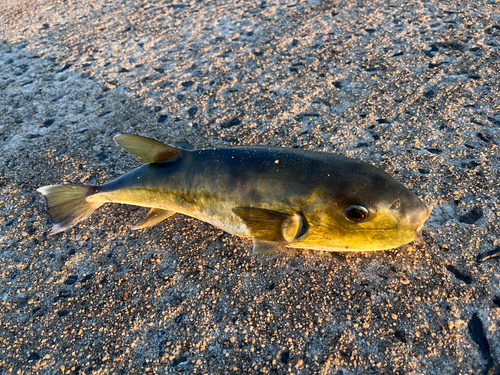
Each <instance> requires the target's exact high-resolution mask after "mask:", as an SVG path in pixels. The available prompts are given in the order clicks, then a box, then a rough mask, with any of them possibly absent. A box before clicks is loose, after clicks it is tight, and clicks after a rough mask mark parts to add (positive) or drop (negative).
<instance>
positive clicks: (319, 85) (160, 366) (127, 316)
mask: <svg viewBox="0 0 500 375" xmlns="http://www.w3.org/2000/svg"><path fill="white" fill-rule="evenodd" d="M499 43H500V3H499V2H498V1H482V2H479V1H475V2H469V1H447V2H440V1H435V0H430V1H423V0H417V1H412V2H407V3H402V2H398V1H390V0H375V1H369V2H368V1H300V2H298V1H267V2H266V1H261V2H249V1H205V2H202V1H183V2H180V1H131V0H123V1H106V0H96V1H83V2H82V1H76V0H67V1H59V0H58V1H55V0H45V1H17V2H13V1H7V0H0V110H1V115H0V148H1V155H0V210H1V212H2V215H1V216H0V259H1V261H0V373H1V374H4V373H5V374H9V373H16V374H17V373H19V374H58V373H64V374H177V373H185V374H225V373H227V374H241V373H249V374H256V373H259V374H260V373H261V374H283V373H294V374H335V375H341V374H342V375H348V374H393V373H394V374H466V373H467V374H468V373H474V374H481V373H484V374H498V373H500V370H499V365H498V358H499V356H500V329H499V325H500V276H499V273H498V269H499V268H498V267H499V262H500V260H499V258H498V253H500V240H499V225H498V219H499V217H500V207H499V198H498V193H499V189H500V187H499V182H498V181H499V160H500V158H499V156H500V155H499V154H500V152H499V142H500V130H499V128H500V100H499V98H500V81H499V72H500V53H499V52H500V49H499V48H500V47H499ZM118 133H135V134H141V135H145V136H149V137H152V138H155V139H158V140H161V141H164V142H166V143H169V144H174V145H177V146H181V147H185V148H191V147H192V148H201V147H211V146H229V145H272V146H285V147H298V148H301V149H309V150H317V151H326V152H335V153H338V154H341V155H345V156H349V157H354V158H359V159H362V160H365V161H367V162H370V163H372V164H374V165H378V166H380V167H382V168H383V169H385V170H386V171H387V172H389V173H391V174H392V175H394V176H395V178H397V179H398V180H399V181H400V182H402V183H403V184H404V185H405V186H407V187H408V188H409V189H411V190H412V191H414V192H415V193H416V194H418V195H419V196H420V197H421V198H422V199H423V200H424V201H425V202H426V203H427V204H429V205H434V210H433V213H432V215H431V217H430V219H429V221H428V222H427V224H426V225H425V227H424V231H423V236H422V238H420V239H419V240H417V241H415V242H413V243H411V244H409V245H406V246H402V247H400V248H398V249H394V250H388V251H379V252H371V253H370V252H361V253H342V252H339V253H328V252H319V251H307V250H292V249H284V250H281V251H279V252H278V253H276V254H273V255H271V256H253V255H252V254H251V242H250V241H248V240H244V239H240V238H237V237H234V236H231V235H229V234H226V233H224V232H223V231H221V230H219V229H217V228H214V227H212V226H210V225H209V224H206V223H203V222H200V221H198V220H196V219H192V218H188V217H185V216H182V215H175V216H173V217H172V218H170V219H168V220H167V221H165V222H164V223H161V224H160V225H158V226H156V227H153V228H150V229H147V230H144V231H140V232H133V231H130V229H129V227H130V226H132V225H133V224H135V223H137V222H138V221H140V220H141V219H142V217H143V216H144V215H145V213H146V212H147V211H146V210H145V209H141V208H136V207H130V206H120V205H106V206H103V207H101V208H100V209H99V210H98V211H97V212H96V213H95V214H94V215H93V216H92V217H91V218H90V219H88V220H87V221H85V222H83V223H81V224H79V225H77V226H76V227H75V228H72V229H70V230H68V231H67V232H64V233H61V234H58V235H55V236H48V233H49V230H50V222H49V219H48V216H47V214H46V206H45V201H44V199H43V198H42V197H41V196H40V194H38V193H37V192H36V189H37V188H38V187H40V186H43V185H49V184H55V183H62V182H65V183H84V184H101V183H103V182H106V181H109V180H111V179H113V178H116V177H118V176H120V175H122V174H123V173H125V172H127V171H130V170H131V169H133V168H135V167H137V166H138V165H139V164H138V162H137V161H136V160H135V159H134V158H133V157H132V156H131V155H129V154H127V153H126V152H125V151H124V150H122V149H120V148H119V147H118V146H117V145H116V144H114V142H113V140H112V137H113V136H114V135H115V134H118ZM487 252H493V254H494V255H493V257H490V258H489V259H484V258H485V257H486V258H487V256H486V255H483V256H482V257H481V255H482V254H485V253H487ZM495 254H496V256H497V257H496V258H495ZM478 257H479V261H478Z"/></svg>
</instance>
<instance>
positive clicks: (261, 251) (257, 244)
mask: <svg viewBox="0 0 500 375" xmlns="http://www.w3.org/2000/svg"><path fill="white" fill-rule="evenodd" d="M285 245H286V243H283V242H272V241H262V240H258V239H256V238H254V240H253V255H268V254H272V253H274V252H275V251H276V250H279V249H281V248H282V247H284V246H285Z"/></svg>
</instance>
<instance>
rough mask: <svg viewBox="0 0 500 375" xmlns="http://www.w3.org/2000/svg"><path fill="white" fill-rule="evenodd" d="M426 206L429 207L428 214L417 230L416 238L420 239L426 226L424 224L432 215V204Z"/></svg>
mask: <svg viewBox="0 0 500 375" xmlns="http://www.w3.org/2000/svg"><path fill="white" fill-rule="evenodd" d="M426 208H427V215H425V218H424V219H423V220H422V222H421V223H420V225H419V226H418V227H417V230H416V231H415V239H416V240H417V239H419V238H420V237H421V236H422V231H423V228H424V224H425V222H426V221H427V219H428V218H429V216H430V215H431V211H432V206H427V205H426Z"/></svg>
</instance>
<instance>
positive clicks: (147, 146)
mask: <svg viewBox="0 0 500 375" xmlns="http://www.w3.org/2000/svg"><path fill="white" fill-rule="evenodd" d="M113 139H114V141H115V142H116V143H117V144H119V145H120V146H122V147H123V148H124V149H125V150H127V151H128V152H130V153H131V154H132V155H134V156H135V157H136V158H138V159H139V160H140V161H141V162H142V163H159V162H162V161H174V160H177V159H178V158H180V157H181V156H182V152H183V150H182V149H180V148H177V147H173V146H169V145H166V144H164V143H161V142H159V141H157V140H155V139H151V138H147V137H143V136H140V135H135V134H118V135H115V137H114V138H113Z"/></svg>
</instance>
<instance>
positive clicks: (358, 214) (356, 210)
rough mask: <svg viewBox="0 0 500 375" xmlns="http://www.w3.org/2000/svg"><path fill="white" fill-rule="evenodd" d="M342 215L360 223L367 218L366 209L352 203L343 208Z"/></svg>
mask: <svg viewBox="0 0 500 375" xmlns="http://www.w3.org/2000/svg"><path fill="white" fill-rule="evenodd" d="M344 216H345V218H346V219H347V220H349V221H353V222H355V223H361V222H362V221H365V220H367V219H368V210H367V209H366V208H365V207H363V206H357V205H354V204H353V205H352V206H349V207H347V208H346V209H345V210H344Z"/></svg>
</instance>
